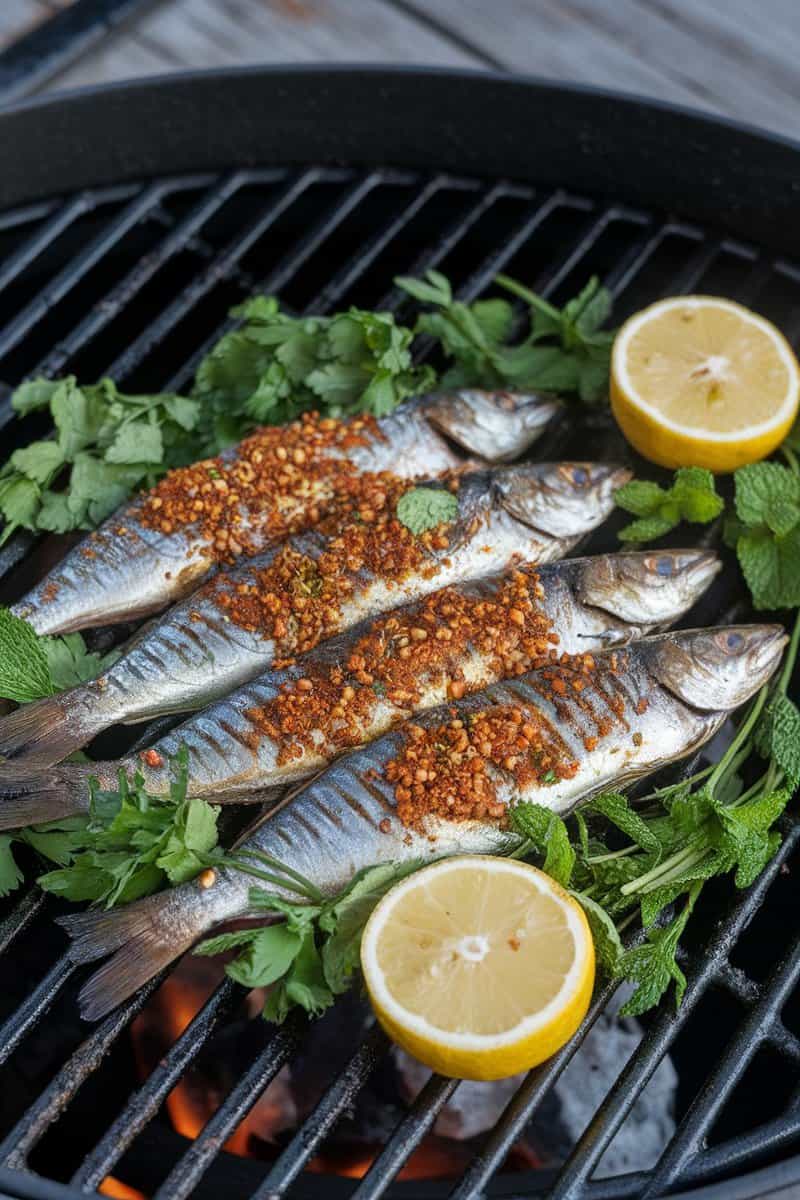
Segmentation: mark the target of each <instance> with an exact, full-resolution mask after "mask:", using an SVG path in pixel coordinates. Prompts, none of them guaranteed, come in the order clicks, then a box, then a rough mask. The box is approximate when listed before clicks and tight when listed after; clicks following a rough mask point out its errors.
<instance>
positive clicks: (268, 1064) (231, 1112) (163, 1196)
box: [153, 1018, 303, 1200]
mask: <svg viewBox="0 0 800 1200" xmlns="http://www.w3.org/2000/svg"><path fill="white" fill-rule="evenodd" d="M302 1024H303V1023H302V1022H301V1021H300V1020H299V1019H297V1018H295V1019H294V1020H290V1021H289V1022H287V1024H286V1025H284V1026H283V1028H281V1029H279V1030H278V1031H277V1032H274V1031H273V1032H272V1035H271V1037H270V1040H269V1044H268V1045H267V1046H266V1047H265V1048H264V1050H262V1052H261V1053H260V1054H259V1056H258V1058H256V1060H255V1061H254V1062H253V1063H252V1064H251V1066H250V1067H249V1068H248V1070H247V1071H245V1073H244V1075H242V1077H241V1078H240V1079H239V1081H238V1083H237V1084H236V1085H235V1087H234V1088H233V1089H232V1090H231V1092H230V1094H229V1095H228V1096H227V1097H226V1098H225V1100H224V1102H223V1103H222V1104H221V1105H220V1107H219V1108H218V1109H217V1111H216V1112H215V1113H214V1115H213V1117H212V1118H211V1119H210V1121H209V1122H208V1123H207V1125H206V1126H205V1128H204V1129H203V1131H202V1132H201V1133H200V1134H198V1136H197V1138H196V1139H195V1140H194V1141H193V1142H192V1144H191V1146H190V1147H189V1149H188V1150H187V1151H186V1153H185V1154H184V1155H183V1157H182V1158H181V1160H180V1161H179V1162H178V1163H177V1164H176V1166H175V1167H174V1168H173V1169H172V1170H171V1171H170V1173H169V1175H168V1176H167V1178H166V1179H165V1180H164V1182H163V1183H162V1184H161V1187H160V1188H159V1189H158V1191H157V1192H156V1194H155V1196H154V1198H153V1200H184V1197H186V1196H189V1195H190V1194H191V1192H192V1191H193V1189H194V1186H195V1184H196V1183H198V1182H199V1180H200V1178H201V1177H202V1175H203V1174H204V1172H205V1170H206V1168H207V1167H208V1166H209V1165H210V1163H211V1162H212V1161H213V1160H214V1159H215V1158H216V1156H217V1155H218V1154H219V1152H220V1150H221V1149H222V1147H223V1145H224V1144H225V1142H226V1141H227V1139H228V1138H229V1137H230V1135H231V1134H232V1133H233V1131H234V1130H235V1129H236V1128H237V1126H238V1125H239V1124H240V1122H241V1121H242V1119H243V1118H244V1117H245V1116H246V1114H247V1113H248V1112H249V1111H250V1109H251V1108H252V1107H253V1105H254V1104H255V1102H256V1100H258V1098H259V1096H260V1095H261V1093H262V1092H263V1091H264V1089H265V1088H266V1086H267V1084H269V1083H271V1081H272V1080H273V1079H274V1078H275V1076H276V1075H277V1073H278V1071H280V1069H281V1067H282V1066H283V1064H284V1063H285V1062H286V1060H287V1059H288V1058H289V1056H290V1054H291V1053H292V1051H293V1050H294V1049H295V1047H296V1045H297V1040H298V1036H299V1033H300V1030H301V1028H302Z"/></svg>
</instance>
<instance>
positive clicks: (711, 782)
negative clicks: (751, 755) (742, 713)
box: [706, 686, 768, 795]
mask: <svg viewBox="0 0 800 1200" xmlns="http://www.w3.org/2000/svg"><path fill="white" fill-rule="evenodd" d="M767 691H768V689H767V687H766V686H765V687H762V689H761V691H760V692H759V693H758V696H757V697H756V699H755V702H754V703H753V704H752V705H751V706H750V711H749V712H748V714H747V716H746V717H745V719H744V721H742V723H741V725H740V726H739V728H738V730H737V732H736V736H735V738H734V739H733V741H732V742H731V744H730V746H729V747H728V749H727V750H726V751H725V753H724V754H723V756H722V758H721V759H720V760H719V762H718V763H717V765H716V767H715V768H714V770H713V771H712V772H711V775H710V776H709V779H708V783H707V785H706V787H707V788H708V791H709V793H710V794H711V795H713V794H714V788H715V787H716V786H717V784H718V783H719V781H720V779H722V777H723V776H724V775H725V774H726V773H727V771H728V770H729V768H730V765H731V761H732V759H734V758H735V757H736V756H737V755H738V753H739V751H740V750H741V749H742V747H743V746H744V744H745V743H746V742H747V739H748V737H749V736H750V734H751V732H752V730H753V727H754V726H755V723H756V721H757V720H758V718H759V716H760V714H761V710H762V708H763V707H764V705H765V704H766V701H767Z"/></svg>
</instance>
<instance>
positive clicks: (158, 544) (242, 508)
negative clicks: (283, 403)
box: [14, 392, 558, 634]
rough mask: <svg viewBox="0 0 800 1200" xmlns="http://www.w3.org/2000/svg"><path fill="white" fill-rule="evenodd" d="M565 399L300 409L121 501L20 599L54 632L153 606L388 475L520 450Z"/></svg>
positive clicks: (376, 486)
mask: <svg viewBox="0 0 800 1200" xmlns="http://www.w3.org/2000/svg"><path fill="white" fill-rule="evenodd" d="M557 408H558V405H557V404H556V403H555V402H554V401H553V400H552V399H550V398H544V397H539V396H536V395H523V394H513V395H512V394H509V393H502V394H500V393H491V392H464V393H451V394H444V393H440V394H438V395H433V396H426V397H418V398H416V399H414V400H411V401H408V402H406V404H405V405H403V406H401V407H400V408H399V409H398V410H397V411H396V412H394V413H392V414H390V416H388V417H384V418H381V419H380V420H379V421H375V420H374V419H373V418H370V417H364V416H357V417H354V418H351V419H350V420H348V421H337V420H333V419H330V418H320V417H319V416H318V415H316V414H305V415H304V416H303V417H301V418H300V419H299V420H298V421H295V422H292V423H291V424H290V425H288V426H282V427H270V428H264V429H261V430H258V431H256V433H254V434H253V435H251V436H250V437H249V438H246V439H245V440H244V442H242V443H241V444H240V445H239V446H238V447H235V448H233V449H231V450H228V451H225V452H224V453H223V454H221V455H219V456H217V457H216V458H214V459H209V460H206V461H205V462H201V463H196V464H194V465H193V466H190V467H185V468H179V469H178V470H175V471H171V472H169V473H168V474H167V476H166V477H165V478H164V479H163V480H162V481H161V482H160V483H159V484H157V485H156V487H155V488H153V489H151V491H150V492H147V493H145V494H144V495H143V496H142V497H141V498H139V499H138V500H136V501H134V502H133V503H132V504H131V503H129V504H125V505H124V506H123V507H122V508H121V509H120V510H119V511H118V512H117V513H115V514H114V515H113V516H112V517H110V518H109V519H108V520H107V521H105V522H104V523H103V524H102V525H101V526H100V527H99V529H97V530H96V531H95V532H94V533H92V534H90V535H89V536H88V537H87V538H86V539H85V540H84V541H83V542H82V543H81V544H80V545H79V546H77V547H76V548H75V549H73V550H72V551H70V552H69V553H68V554H67V556H66V557H65V559H64V560H63V561H62V562H61V563H60V564H59V565H58V566H57V567H55V568H54V569H53V570H52V571H51V572H50V573H49V574H48V575H47V576H46V578H45V579H43V580H42V581H41V583H40V584H39V585H37V587H35V588H33V589H32V590H31V591H30V592H29V593H28V594H27V595H26V596H25V597H23V599H22V600H20V601H19V603H18V604H16V605H15V606H14V611H15V613H16V614H17V615H18V616H21V617H24V618H25V619H26V620H29V621H30V622H31V624H32V625H33V626H34V628H35V629H36V630H37V632H38V633H50V634H54V633H68V632H73V631H75V630H80V629H86V628H90V627H91V626H93V625H100V624H109V623H113V622H115V621H123V620H130V619H133V618H134V617H136V618H138V617H141V616H145V615H147V614H148V613H153V612H158V611H159V610H160V609H162V608H164V606H165V605H167V604H168V603H170V602H172V601H175V600H178V599H180V598H181V597H183V596H185V595H186V594H187V593H188V592H189V591H190V590H191V588H192V587H194V586H196V585H197V583H198V582H199V581H200V580H201V579H202V578H203V577H204V576H205V575H206V574H207V573H208V572H209V570H211V568H212V567H213V565H214V564H215V563H218V562H227V563H231V562H233V561H234V560H235V559H236V558H237V557H239V556H241V555H253V554H257V553H259V552H260V551H261V550H263V549H264V548H265V547H266V546H267V545H268V544H269V543H270V542H273V541H274V540H275V539H277V538H282V537H285V536H286V535H287V534H291V533H294V532H299V531H301V530H302V529H306V528H309V527H312V526H314V525H315V524H317V522H318V521H319V520H320V519H321V518H323V517H324V516H325V515H326V514H328V513H331V512H335V511H337V510H338V511H340V512H341V513H344V512H347V511H354V510H357V509H358V507H359V505H360V504H361V503H362V502H363V499H364V497H365V496H366V497H370V496H373V495H374V494H376V493H379V492H380V490H381V488H382V487H383V485H384V484H386V483H391V482H392V481H393V480H397V479H398V478H403V479H411V478H415V477H417V476H425V475H437V474H439V473H441V472H444V471H448V470H456V469H459V468H462V467H463V466H464V464H465V461H467V459H468V456H470V455H472V454H481V453H483V452H488V453H489V457H490V458H492V457H493V455H492V445H493V439H494V442H495V443H496V445H497V446H498V447H499V451H498V454H497V459H498V460H500V459H503V458H505V457H514V456H515V455H517V454H520V453H522V451H523V450H525V449H526V448H527V447H528V446H529V445H530V444H531V442H532V441H533V440H535V438H536V437H537V436H538V434H539V433H540V432H541V430H542V429H543V428H544V426H545V425H546V424H547V422H548V421H549V420H550V418H551V416H552V415H553V413H554V412H555V411H556V410H557ZM428 412H429V413H430V415H431V420H428V419H427V416H426V413H428ZM434 418H435V420H434ZM432 421H433V423H432ZM440 430H441V431H443V433H444V436H443V435H442V432H439V431H440ZM487 434H488V436H487ZM448 437H449V438H450V441H449V442H448V441H447V440H446V438H448ZM451 443H455V446H454V445H453V444H451ZM455 447H458V448H455Z"/></svg>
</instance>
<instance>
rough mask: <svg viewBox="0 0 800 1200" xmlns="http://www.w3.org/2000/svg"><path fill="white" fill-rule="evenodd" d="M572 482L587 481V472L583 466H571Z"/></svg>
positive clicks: (579, 483) (580, 483)
mask: <svg viewBox="0 0 800 1200" xmlns="http://www.w3.org/2000/svg"><path fill="white" fill-rule="evenodd" d="M572 482H573V483H577V484H578V485H583V484H584V483H588V482H589V472H588V471H587V470H586V469H585V468H584V467H573V468H572Z"/></svg>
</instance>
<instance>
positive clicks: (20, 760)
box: [0, 693, 105, 772]
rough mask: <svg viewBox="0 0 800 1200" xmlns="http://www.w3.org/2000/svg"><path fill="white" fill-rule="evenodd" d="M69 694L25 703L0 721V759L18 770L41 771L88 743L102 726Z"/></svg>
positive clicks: (103, 722) (102, 723) (102, 722)
mask: <svg viewBox="0 0 800 1200" xmlns="http://www.w3.org/2000/svg"><path fill="white" fill-rule="evenodd" d="M68 697H69V693H67V694H66V695H61V696H48V697H47V699H45V700H36V701H34V703H33V704H25V705H23V706H22V708H18V709H17V710H16V711H15V712H12V713H9V715H8V716H7V717H3V718H2V719H0V758H4V759H9V760H13V761H14V763H15V766H16V767H17V771H18V772H19V770H20V769H23V770H26V769H28V768H33V769H34V770H41V769H42V768H44V767H51V766H52V765H53V763H57V762H61V760H62V759H64V758H66V757H67V755H68V754H72V752H73V750H78V749H80V747H81V746H85V745H86V743H87V742H89V741H91V739H92V738H93V737H94V735H95V733H97V732H98V730H99V729H101V728H102V727H103V725H104V724H105V721H101V723H100V724H98V723H97V721H96V720H90V719H89V714H88V713H87V714H85V715H84V714H82V715H76V714H78V713H80V709H79V708H78V707H77V706H76V705H75V701H74V697H72V698H71V699H69V701H68V702H67V699H68Z"/></svg>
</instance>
